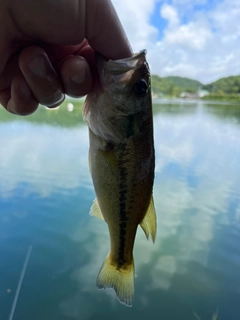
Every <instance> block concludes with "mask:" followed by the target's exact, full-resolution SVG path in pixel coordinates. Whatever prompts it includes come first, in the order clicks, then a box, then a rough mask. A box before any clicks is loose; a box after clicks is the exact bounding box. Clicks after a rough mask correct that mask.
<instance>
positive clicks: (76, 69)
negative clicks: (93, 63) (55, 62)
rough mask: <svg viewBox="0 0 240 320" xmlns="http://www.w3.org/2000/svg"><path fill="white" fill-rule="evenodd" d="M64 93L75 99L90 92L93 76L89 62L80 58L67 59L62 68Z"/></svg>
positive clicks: (70, 57) (71, 57)
mask: <svg viewBox="0 0 240 320" xmlns="http://www.w3.org/2000/svg"><path fill="white" fill-rule="evenodd" d="M60 74H61V79H62V83H63V87H64V91H65V93H66V94H67V95H69V96H71V97H73V98H79V97H82V96H84V95H86V94H87V93H89V92H90V90H91V87H92V75H91V71H90V68H89V65H88V63H87V61H86V60H85V59H84V58H83V57H80V56H73V55H72V56H69V57H67V58H66V59H65V60H64V61H63V63H62V65H61V68H60Z"/></svg>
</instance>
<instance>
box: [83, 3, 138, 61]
mask: <svg viewBox="0 0 240 320" xmlns="http://www.w3.org/2000/svg"><path fill="white" fill-rule="evenodd" d="M79 2H81V1H79ZM86 13H87V14H86V17H87V20H86V38H87V40H88V42H89V44H90V46H91V47H92V48H93V49H94V50H96V51H98V52H100V53H101V54H102V55H104V56H105V57H107V58H110V59H121V58H127V57H129V56H131V55H132V49H131V46H130V44H129V42H128V39H127V36H126V34H125V31H124V30H123V27H122V25H121V22H120V20H119V18H118V15H117V13H116V11H115V9H114V7H113V5H112V2H111V0H101V1H99V0H91V1H86Z"/></svg>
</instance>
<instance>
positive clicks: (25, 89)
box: [6, 76, 38, 116]
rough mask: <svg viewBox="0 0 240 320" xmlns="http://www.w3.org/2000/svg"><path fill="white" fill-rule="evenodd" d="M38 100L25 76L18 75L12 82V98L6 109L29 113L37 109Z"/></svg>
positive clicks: (17, 112)
mask: <svg viewBox="0 0 240 320" xmlns="http://www.w3.org/2000/svg"><path fill="white" fill-rule="evenodd" d="M37 107H38V102H37V100H36V99H35V98H34V96H33V94H32V92H31V89H30V87H29V86H28V84H27V83H26V81H25V79H24V78H23V76H17V77H15V78H14V79H13V80H12V83H11V98H10V99H9V101H8V103H7V106H6V109H7V110H8V111H9V112H11V113H14V114H18V115H22V116H25V115H28V114H31V113H33V112H34V111H36V109H37Z"/></svg>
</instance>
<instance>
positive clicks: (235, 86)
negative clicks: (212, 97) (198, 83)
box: [203, 76, 240, 94]
mask: <svg viewBox="0 0 240 320" xmlns="http://www.w3.org/2000/svg"><path fill="white" fill-rule="evenodd" d="M203 88H204V89H206V90H208V91H209V92H213V93H214V92H215V93H219V94H220V93H222V94H239V93H240V76H230V77H227V78H221V79H219V80H217V81H215V82H212V83H210V84H207V85H205V86H203Z"/></svg>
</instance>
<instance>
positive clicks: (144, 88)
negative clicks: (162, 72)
mask: <svg viewBox="0 0 240 320" xmlns="http://www.w3.org/2000/svg"><path fill="white" fill-rule="evenodd" d="M134 91H135V93H136V94H137V95H138V96H140V97H142V96H144V95H145V94H147V93H148V84H147V82H146V81H145V80H144V79H141V80H138V81H136V82H135V85H134Z"/></svg>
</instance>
